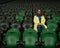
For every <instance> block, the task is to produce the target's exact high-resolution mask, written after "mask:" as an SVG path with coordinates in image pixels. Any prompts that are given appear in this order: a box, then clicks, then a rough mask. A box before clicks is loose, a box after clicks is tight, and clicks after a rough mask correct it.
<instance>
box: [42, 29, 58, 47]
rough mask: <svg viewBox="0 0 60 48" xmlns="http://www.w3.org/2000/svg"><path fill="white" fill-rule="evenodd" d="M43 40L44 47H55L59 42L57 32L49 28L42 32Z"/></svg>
mask: <svg viewBox="0 0 60 48" xmlns="http://www.w3.org/2000/svg"><path fill="white" fill-rule="evenodd" d="M41 41H42V45H43V46H44V48H55V47H56V43H57V38H56V34H55V32H52V31H50V30H48V29H46V30H43V31H42V33H41Z"/></svg>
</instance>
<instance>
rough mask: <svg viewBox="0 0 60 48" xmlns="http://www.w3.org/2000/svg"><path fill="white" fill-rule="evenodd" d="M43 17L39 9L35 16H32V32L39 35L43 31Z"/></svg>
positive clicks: (44, 26)
mask: <svg viewBox="0 0 60 48" xmlns="http://www.w3.org/2000/svg"><path fill="white" fill-rule="evenodd" d="M45 21H46V20H45V17H44V15H43V14H42V11H41V10H40V9H38V10H37V12H36V14H35V15H34V19H33V22H34V30H35V31H36V32H38V34H40V33H41V32H42V30H43V28H47V26H46V25H45Z"/></svg>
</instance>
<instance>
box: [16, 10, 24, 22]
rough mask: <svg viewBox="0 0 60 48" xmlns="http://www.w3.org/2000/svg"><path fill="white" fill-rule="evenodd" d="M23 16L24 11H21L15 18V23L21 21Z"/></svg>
mask: <svg viewBox="0 0 60 48" xmlns="http://www.w3.org/2000/svg"><path fill="white" fill-rule="evenodd" d="M24 16H25V11H23V10H21V11H20V12H19V14H18V15H17V16H16V21H17V22H19V21H22V20H23V18H24Z"/></svg>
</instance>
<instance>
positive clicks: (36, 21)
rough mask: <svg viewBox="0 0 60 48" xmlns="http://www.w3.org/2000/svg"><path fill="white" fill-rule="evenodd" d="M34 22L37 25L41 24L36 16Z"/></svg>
mask: <svg viewBox="0 0 60 48" xmlns="http://www.w3.org/2000/svg"><path fill="white" fill-rule="evenodd" d="M33 22H34V23H35V24H37V23H39V19H38V18H37V16H34V19H33Z"/></svg>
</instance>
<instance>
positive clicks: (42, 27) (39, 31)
mask: <svg viewBox="0 0 60 48" xmlns="http://www.w3.org/2000/svg"><path fill="white" fill-rule="evenodd" d="M43 29H44V26H43V25H38V26H37V30H38V40H39V37H40V36H41V32H42V30H43Z"/></svg>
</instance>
